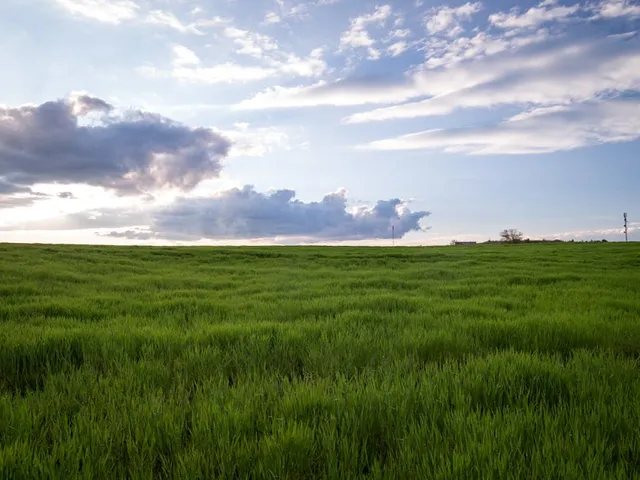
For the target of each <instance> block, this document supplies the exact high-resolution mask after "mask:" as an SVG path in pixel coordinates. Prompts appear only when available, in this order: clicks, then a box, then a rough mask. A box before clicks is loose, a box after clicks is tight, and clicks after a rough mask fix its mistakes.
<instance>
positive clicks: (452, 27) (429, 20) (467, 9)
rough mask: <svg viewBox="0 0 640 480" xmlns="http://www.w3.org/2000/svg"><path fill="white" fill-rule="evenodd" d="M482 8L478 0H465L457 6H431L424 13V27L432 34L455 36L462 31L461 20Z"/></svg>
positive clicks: (466, 18)
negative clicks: (473, 1)
mask: <svg viewBox="0 0 640 480" xmlns="http://www.w3.org/2000/svg"><path fill="white" fill-rule="evenodd" d="M481 8H482V3H480V2H475V3H471V2H467V3H465V4H464V5H460V6H459V7H453V8H452V7H447V6H440V7H436V8H432V9H431V10H429V12H428V13H427V15H426V18H425V27H426V29H427V31H428V32H429V33H430V34H432V35H434V34H440V33H443V34H445V35H447V36H450V37H456V36H458V35H459V34H460V33H462V32H463V31H464V28H462V22H463V21H468V20H470V19H471V17H472V16H473V14H475V13H478V12H479V11H480V9H481Z"/></svg>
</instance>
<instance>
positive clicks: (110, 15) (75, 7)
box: [56, 0, 140, 24]
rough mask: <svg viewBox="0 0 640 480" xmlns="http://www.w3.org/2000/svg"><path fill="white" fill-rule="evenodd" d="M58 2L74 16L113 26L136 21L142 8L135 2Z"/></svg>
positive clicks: (77, 0)
mask: <svg viewBox="0 0 640 480" xmlns="http://www.w3.org/2000/svg"><path fill="white" fill-rule="evenodd" d="M56 2H57V4H58V5H59V6H60V7H62V8H63V9H64V10H66V11H67V12H69V13H71V14H72V15H76V16H80V17H85V18H89V19H91V20H96V21H99V22H103V23H112V24H118V23H121V22H122V21H124V20H131V19H134V18H135V17H136V16H137V15H138V10H139V8H140V7H139V6H138V4H137V3H135V2H134V1H133V0H56Z"/></svg>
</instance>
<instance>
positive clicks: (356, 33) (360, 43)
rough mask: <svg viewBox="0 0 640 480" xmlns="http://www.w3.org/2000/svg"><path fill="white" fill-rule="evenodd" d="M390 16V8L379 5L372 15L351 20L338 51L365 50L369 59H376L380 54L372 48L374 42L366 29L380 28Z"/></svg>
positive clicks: (341, 38)
mask: <svg viewBox="0 0 640 480" xmlns="http://www.w3.org/2000/svg"><path fill="white" fill-rule="evenodd" d="M390 16H391V6H389V5H379V6H377V7H376V8H375V10H374V11H373V12H372V13H370V14H366V15H360V16H359V17H355V18H353V19H351V24H350V25H349V28H348V29H347V30H346V31H345V32H344V33H343V34H342V36H341V37H340V50H341V51H344V50H346V49H349V48H366V49H367V51H368V52H369V58H371V59H377V58H378V57H379V56H380V52H379V51H378V50H377V49H376V48H374V45H375V43H376V40H375V39H374V38H373V37H371V35H370V34H369V31H368V27H369V26H370V25H378V26H382V25H384V24H385V22H386V21H387V19H389V17H390Z"/></svg>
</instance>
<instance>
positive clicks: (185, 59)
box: [173, 45, 200, 67]
mask: <svg viewBox="0 0 640 480" xmlns="http://www.w3.org/2000/svg"><path fill="white" fill-rule="evenodd" d="M199 63H200V59H199V58H198V56H197V55H196V54H195V53H194V52H193V51H192V50H190V49H188V48H187V47H184V46H182V45H174V47H173V65H174V66H176V67H182V66H185V65H198V64H199Z"/></svg>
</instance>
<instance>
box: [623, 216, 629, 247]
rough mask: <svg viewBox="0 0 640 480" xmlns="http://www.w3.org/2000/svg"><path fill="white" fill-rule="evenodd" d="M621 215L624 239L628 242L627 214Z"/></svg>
mask: <svg viewBox="0 0 640 480" xmlns="http://www.w3.org/2000/svg"><path fill="white" fill-rule="evenodd" d="M622 216H623V218H624V241H625V242H628V241H629V230H628V228H627V214H626V213H624V214H623V215H622Z"/></svg>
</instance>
